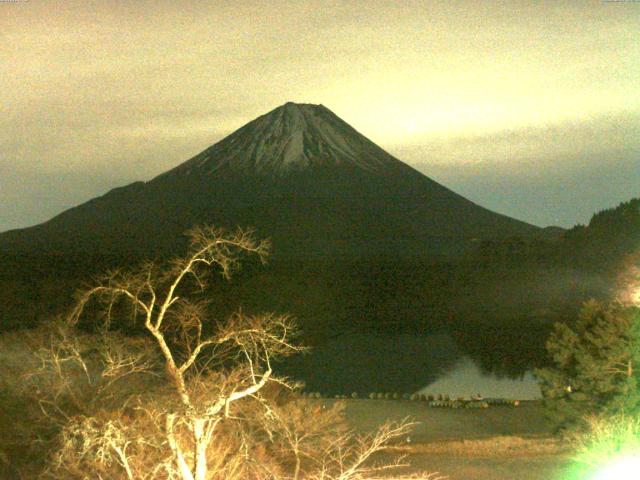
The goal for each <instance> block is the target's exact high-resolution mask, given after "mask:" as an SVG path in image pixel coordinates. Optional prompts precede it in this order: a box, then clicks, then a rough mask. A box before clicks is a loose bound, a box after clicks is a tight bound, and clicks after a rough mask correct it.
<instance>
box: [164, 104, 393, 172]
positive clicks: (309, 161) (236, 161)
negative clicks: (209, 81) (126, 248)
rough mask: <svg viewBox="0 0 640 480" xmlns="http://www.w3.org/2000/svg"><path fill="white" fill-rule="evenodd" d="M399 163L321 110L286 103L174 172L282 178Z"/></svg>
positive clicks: (324, 109)
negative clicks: (330, 169) (307, 171)
mask: <svg viewBox="0 0 640 480" xmlns="http://www.w3.org/2000/svg"><path fill="white" fill-rule="evenodd" d="M397 162H398V161H397V160H396V159H395V158H393V157H392V156H391V155H389V154H388V153H387V152H385V151H384V150H383V149H381V148H380V147H378V146H377V145H375V144H374V143H373V142H371V141H370V140H368V139H367V138H366V137H364V136H363V135H361V134H360V133H358V132H357V131H356V130H355V129H354V128H353V127H351V126H350V125H349V124H347V123H346V122H344V121H343V120H342V119H340V118H339V117H338V116H337V115H335V114H334V113H333V112H332V111H331V110H329V109H328V108H326V107H325V106H323V105H313V104H308V103H293V102H287V103H285V104H284V105H282V106H280V107H278V108H276V109H274V110H272V111H270V112H269V113H267V114H265V115H262V116H260V117H258V118H256V119H255V120H253V121H251V122H249V123H248V124H246V125H245V126H244V127H242V128H240V129H239V130H237V131H235V132H234V133H232V134H231V135H229V136H227V137H226V138H224V139H223V140H221V141H220V142H218V143H216V144H215V145H213V146H211V147H210V148H208V149H207V150H205V151H204V152H202V153H200V154H199V155H197V156H196V157H194V158H192V159H190V160H188V161H186V162H185V163H183V164H181V165H179V166H178V167H176V168H175V169H174V170H173V173H182V174H190V173H193V172H197V173H199V174H203V173H204V174H210V173H213V172H218V171H220V170H225V169H231V170H233V171H236V172H243V173H250V172H253V173H258V174H263V175H276V176H280V175H283V174H286V173H287V172H291V171H296V170H303V169H306V168H309V167H314V166H327V165H351V166H356V167H359V168H362V169H364V170H368V171H376V170H384V169H385V166H390V165H392V164H394V163H397Z"/></svg>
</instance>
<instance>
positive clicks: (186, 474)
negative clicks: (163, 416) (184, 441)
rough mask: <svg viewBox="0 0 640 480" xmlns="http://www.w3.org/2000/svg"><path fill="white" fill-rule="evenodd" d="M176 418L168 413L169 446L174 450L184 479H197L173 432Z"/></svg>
mask: <svg viewBox="0 0 640 480" xmlns="http://www.w3.org/2000/svg"><path fill="white" fill-rule="evenodd" d="M174 419H175V415H173V414H169V415H167V421H166V429H167V440H168V442H169V447H170V448H171V451H172V452H173V456H174V457H175V459H176V463H177V464H178V470H179V471H180V475H181V476H182V480H195V479H194V478H193V473H191V469H190V468H189V465H187V461H186V460H185V458H184V455H183V454H182V451H181V450H180V446H179V445H178V442H176V437H175V434H174V432H173V421H174Z"/></svg>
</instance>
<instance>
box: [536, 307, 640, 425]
mask: <svg viewBox="0 0 640 480" xmlns="http://www.w3.org/2000/svg"><path fill="white" fill-rule="evenodd" d="M639 324H640V310H639V309H638V308H637V307H633V306H625V305H622V304H620V303H613V304H610V305H603V304H602V303H600V302H597V301H595V300H590V301H588V302H586V303H585V304H584V305H583V308H582V310H581V312H580V314H579V316H578V318H577V320H576V321H575V322H574V324H573V325H567V324H564V323H558V324H556V325H555V326H554V329H553V332H552V333H551V335H550V337H549V339H548V341H547V344H546V349H547V352H548V354H549V357H550V360H551V365H550V366H549V367H547V368H543V369H539V370H537V371H536V376H537V377H538V379H539V382H540V388H541V390H542V394H543V397H544V403H545V406H547V408H548V411H549V413H550V414H551V415H552V416H553V417H555V419H556V420H557V421H558V425H559V426H560V427H561V428H563V427H567V426H570V425H573V426H576V425H579V424H580V423H581V421H582V420H583V419H584V418H585V416H587V415H589V414H597V413H606V414H613V413H633V412H637V411H638V410H640V325H639Z"/></svg>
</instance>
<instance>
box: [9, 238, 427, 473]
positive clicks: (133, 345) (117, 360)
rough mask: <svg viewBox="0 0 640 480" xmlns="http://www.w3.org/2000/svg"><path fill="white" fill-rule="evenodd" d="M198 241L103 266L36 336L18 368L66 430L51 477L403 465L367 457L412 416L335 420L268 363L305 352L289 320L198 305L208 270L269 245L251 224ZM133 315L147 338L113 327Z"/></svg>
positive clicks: (364, 469) (223, 268) (226, 267)
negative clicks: (354, 423)
mask: <svg viewBox="0 0 640 480" xmlns="http://www.w3.org/2000/svg"><path fill="white" fill-rule="evenodd" d="M189 235H190V238H191V246H190V249H189V251H188V253H187V255H185V256H184V257H180V258H178V259H176V260H174V261H172V262H171V263H170V264H168V266H165V267H162V266H158V265H157V264H155V263H146V264H143V265H141V266H139V267H135V268H132V269H129V270H126V271H124V270H118V271H113V272H110V273H108V274H107V275H105V276H104V277H102V278H100V279H99V280H98V281H97V284H96V285H93V286H91V287H90V288H88V289H86V290H84V291H82V292H80V293H79V295H78V297H77V302H76V306H75V308H74V309H73V310H72V312H71V313H70V315H69V316H68V318H66V319H65V320H61V321H58V322H55V323H53V324H52V325H48V326H46V327H41V329H40V330H39V331H37V332H35V334H34V335H41V338H39V339H38V340H37V341H36V340H34V342H35V343H36V344H38V345H40V346H41V347H40V348H39V349H38V350H37V355H36V357H37V360H38V361H37V365H33V364H30V363H28V362H23V363H24V368H25V369H26V370H27V371H28V374H27V375H25V376H23V378H22V381H21V382H20V383H21V384H22V387H23V388H24V389H25V391H27V392H29V393H30V396H31V398H32V399H34V400H36V402H34V403H36V404H37V405H38V406H39V408H40V411H41V412H42V414H43V416H42V418H41V419H40V420H43V422H50V423H52V424H56V425H58V432H59V433H58V435H57V437H56V438H57V439H58V440H57V446H56V447H55V448H54V451H53V454H52V455H51V458H50V462H49V465H48V468H46V470H45V477H47V478H53V479H60V478H64V479H73V478H78V479H80V478H89V477H90V478H104V479H116V478H117V479H120V478H126V479H128V480H134V479H136V480H137V479H167V480H173V479H176V480H205V479H207V480H211V479H220V480H222V479H225V480H236V479H257V480H258V479H278V478H293V479H298V478H308V479H314V480H316V479H317V480H338V479H339V480H355V479H365V478H367V477H368V476H369V475H371V474H372V473H374V472H377V471H379V470H380V469H385V468H389V467H390V466H392V465H395V463H391V464H390V463H383V464H382V465H379V466H375V465H372V464H371V463H370V459H371V457H372V456H373V455H374V454H375V453H376V452H378V451H379V450H380V449H381V448H383V446H384V445H385V444H386V443H387V442H388V441H390V440H392V439H394V438H397V437H400V436H403V435H406V434H407V433H408V431H409V428H410V424H408V423H406V422H401V423H399V424H396V425H391V424H389V425H385V426H383V427H382V428H381V429H380V430H379V431H378V432H376V433H373V434H371V435H367V436H364V437H359V436H356V435H354V434H352V433H350V432H348V431H346V430H345V429H344V428H338V425H339V423H340V422H341V417H340V418H339V409H324V408H323V407H322V406H321V405H319V404H317V403H316V404H314V403H309V402H313V401H307V400H302V399H300V398H297V397H296V396H295V395H293V394H292V393H291V392H292V389H293V388H294V385H292V384H291V383H289V382H287V380H286V379H282V378H277V377H276V376H275V374H274V372H273V368H272V361H273V360H274V359H275V358H278V357H282V356H285V355H289V354H291V353H294V352H298V351H300V350H301V348H300V347H299V346H297V345H295V344H293V343H291V339H292V337H294V336H295V334H296V329H295V326H294V324H293V322H292V321H291V319H290V318H289V317H288V316H286V315H285V316H283V315H274V314H263V315H256V316H247V315H244V314H243V313H242V312H238V313H235V314H233V315H232V316H231V317H230V318H228V319H226V320H225V321H221V322H215V321H212V320H211V315H210V312H209V308H208V303H207V302H206V301H203V300H201V299H200V300H198V298H201V297H202V295H199V292H203V291H204V288H205V287H206V285H207V274H208V273H209V272H210V271H211V270H212V269H213V268H215V267H218V270H219V271H220V272H221V273H222V275H223V276H225V277H228V276H229V275H230V274H231V272H232V271H233V270H234V269H235V268H236V267H237V266H238V261H239V255H240V254H241V253H253V254H256V255H258V256H259V257H260V258H264V256H265V255H266V254H267V250H268V244H267V243H265V242H257V241H256V240H254V238H253V237H252V235H251V234H250V233H247V232H245V231H242V230H238V231H236V232H235V233H233V234H228V233H225V232H223V231H221V230H216V229H213V228H210V227H202V228H197V229H194V230H192V231H191V232H190V234H189ZM96 307H98V308H96ZM127 307H129V308H127ZM91 312H93V313H94V314H95V312H98V313H99V314H101V317H100V318H101V322H99V328H98V330H97V332H93V333H92V332H91V331H87V330H86V329H84V330H83V329H80V328H78V325H79V322H80V321H81V319H82V318H83V317H87V316H89V315H90V313H91ZM124 314H128V315H130V317H131V320H132V321H133V322H135V323H137V324H141V325H142V326H143V328H142V330H141V332H142V334H141V335H137V336H133V337H132V336H126V335H123V334H121V333H117V332H114V331H113V329H112V328H111V326H112V325H113V322H112V320H115V318H116V316H117V315H119V316H122V315H124ZM94 320H95V319H94ZM89 323H91V322H89ZM0 377H1V376H0ZM273 389H275V390H276V392H281V391H285V392H289V393H288V394H287V395H284V394H282V393H275V394H274V392H273ZM283 399H284V400H283ZM291 471H292V472H293V476H292V475H291V474H290V472H291ZM423 478H432V476H429V475H425V476H424V477H423Z"/></svg>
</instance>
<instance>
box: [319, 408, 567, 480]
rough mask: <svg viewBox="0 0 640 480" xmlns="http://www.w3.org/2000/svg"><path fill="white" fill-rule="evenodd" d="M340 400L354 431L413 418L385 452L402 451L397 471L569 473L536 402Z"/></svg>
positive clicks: (470, 477) (454, 476)
mask: <svg viewBox="0 0 640 480" xmlns="http://www.w3.org/2000/svg"><path fill="white" fill-rule="evenodd" d="M323 401H324V402H325V403H326V404H330V403H332V402H334V401H335V400H323ZM343 401H346V403H347V407H346V416H347V421H348V423H349V424H350V425H351V427H352V428H354V429H355V430H357V431H359V432H363V433H364V432H369V431H371V430H374V429H375V428H376V427H377V426H379V425H381V424H382V423H384V422H385V421H387V420H396V421H399V420H402V419H403V418H406V417H410V418H411V419H413V420H414V421H415V422H416V426H415V427H414V429H413V433H412V434H411V435H410V437H409V438H405V439H403V441H402V442H400V443H399V444H397V445H395V446H394V447H392V448H390V449H388V451H387V452H386V453H385V455H395V454H403V455H406V456H407V461H408V463H409V464H410V465H411V466H410V467H408V468H403V469H402V470H400V471H398V473H412V472H417V471H429V472H439V473H440V474H441V475H442V476H443V478H447V477H448V478H449V480H565V479H567V478H569V475H570V466H571V463H572V462H571V452H570V450H569V449H568V447H567V446H566V445H563V444H562V443H561V441H560V440H558V439H556V438H554V437H553V436H552V435H551V425H550V424H549V423H548V422H547V421H546V420H545V417H544V411H543V409H542V407H541V405H540V404H539V403H538V402H522V404H521V405H520V406H519V407H516V408H514V407H506V406H494V407H490V408H487V409H455V410H454V409H445V408H431V407H429V406H427V404H426V402H420V401H417V402H412V401H400V400H343Z"/></svg>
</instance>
